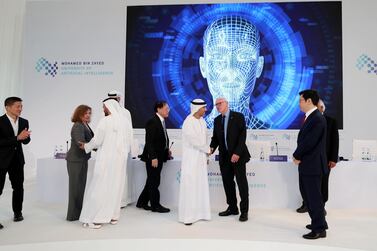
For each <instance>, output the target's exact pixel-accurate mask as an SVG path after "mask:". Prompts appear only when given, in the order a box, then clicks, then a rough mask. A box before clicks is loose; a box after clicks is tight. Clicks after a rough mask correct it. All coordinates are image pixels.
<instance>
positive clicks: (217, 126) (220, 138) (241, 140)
mask: <svg viewBox="0 0 377 251" xmlns="http://www.w3.org/2000/svg"><path fill="white" fill-rule="evenodd" d="M221 117H222V115H221V114H220V115H219V116H217V117H216V118H215V120H214V125H213V136H212V139H211V144H210V147H211V148H213V149H214V150H216V148H217V147H219V153H220V160H219V161H220V164H221V165H222V164H223V163H224V161H225V159H224V158H225V156H226V153H228V154H229V155H230V156H232V155H233V154H237V155H238V156H240V159H239V162H240V163H246V162H248V161H249V160H250V153H249V150H248V149H247V146H246V123H245V117H244V116H243V114H242V113H239V112H234V111H230V113H229V120H228V128H227V135H226V140H227V145H228V151H227V150H226V147H225V140H224V130H223V126H222V122H221V119H222V118H221Z"/></svg>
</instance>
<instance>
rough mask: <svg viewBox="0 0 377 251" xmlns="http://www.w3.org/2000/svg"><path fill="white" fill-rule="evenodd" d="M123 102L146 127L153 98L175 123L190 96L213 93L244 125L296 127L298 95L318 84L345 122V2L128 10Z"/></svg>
mask: <svg viewBox="0 0 377 251" xmlns="http://www.w3.org/2000/svg"><path fill="white" fill-rule="evenodd" d="M126 20H127V24H126V26H127V27H126V28H127V45H126V48H127V49H126V83H125V90H126V93H125V105H126V107H127V108H128V109H129V110H130V112H131V114H132V119H133V125H134V127H135V128H144V127H145V123H146V121H147V120H148V119H149V118H150V117H151V116H152V115H153V105H154V103H155V102H156V101H157V100H166V101H167V102H168V104H169V106H170V109H171V110H170V115H169V118H168V120H167V127H168V128H181V126H182V123H183V120H184V119H185V118H186V116H187V115H189V114H190V101H191V100H193V99H195V98H201V99H203V100H205V101H206V102H207V104H208V105H207V110H208V111H207V114H206V117H205V120H206V122H207V126H208V128H212V127H213V120H214V118H215V117H216V116H217V115H218V112H217V110H216V107H215V106H214V103H215V99H216V98H218V97H225V98H226V99H227V100H228V102H229V106H230V109H232V110H234V111H239V112H242V113H243V114H244V115H245V120H246V124H247V127H248V128H249V129H298V128H300V126H301V123H302V117H303V114H302V112H300V109H299V95H298V93H299V92H300V91H302V90H305V89H316V90H317V91H318V92H319V94H320V96H321V98H322V99H323V101H324V103H325V105H326V113H327V114H328V115H330V116H332V117H334V118H335V119H337V121H338V125H339V127H340V128H343V95H342V85H343V83H342V12H341V2H340V1H339V2H286V3H236V4H195V5H155V6H128V7H127V19H126Z"/></svg>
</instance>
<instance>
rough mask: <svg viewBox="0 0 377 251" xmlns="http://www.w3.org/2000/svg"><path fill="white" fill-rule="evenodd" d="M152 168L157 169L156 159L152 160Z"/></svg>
mask: <svg viewBox="0 0 377 251" xmlns="http://www.w3.org/2000/svg"><path fill="white" fill-rule="evenodd" d="M151 165H152V167H154V168H157V167H158V159H152V164H151Z"/></svg>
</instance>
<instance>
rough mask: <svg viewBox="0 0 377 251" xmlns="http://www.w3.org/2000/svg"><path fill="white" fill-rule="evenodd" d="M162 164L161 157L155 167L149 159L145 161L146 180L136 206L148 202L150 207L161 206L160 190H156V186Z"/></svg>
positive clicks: (159, 178) (157, 185)
mask: <svg viewBox="0 0 377 251" xmlns="http://www.w3.org/2000/svg"><path fill="white" fill-rule="evenodd" d="M162 166H163V161H162V160H161V159H159V160H158V166H157V168H155V167H152V165H151V161H150V160H149V161H147V162H146V164H145V167H146V170H147V180H146V182H145V186H144V189H143V191H142V192H141V194H140V196H139V199H138V200H137V204H136V205H137V206H139V207H143V206H146V205H148V203H149V202H150V203H151V207H152V209H154V208H158V207H160V206H161V204H160V191H159V190H158V187H159V186H160V180H161V170H162Z"/></svg>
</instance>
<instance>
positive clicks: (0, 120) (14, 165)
mask: <svg viewBox="0 0 377 251" xmlns="http://www.w3.org/2000/svg"><path fill="white" fill-rule="evenodd" d="M4 105H5V110H6V113H5V114H4V115H3V116H1V117H0V163H1V164H0V195H1V194H2V193H3V189H4V184H5V177H6V174H7V173H8V176H9V180H10V182H11V185H12V188H13V195H12V208H13V212H14V218H13V220H14V221H22V220H23V219H24V218H23V216H22V202H23V199H24V185H23V184H24V164H25V159H24V154H23V151H22V145H21V143H22V144H28V143H29V142H30V133H31V132H30V131H29V122H28V121H27V120H26V119H23V118H21V117H20V115H21V112H22V100H21V99H20V98H18V97H9V98H7V99H5V101H4ZM0 228H3V226H2V225H1V224H0Z"/></svg>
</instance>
